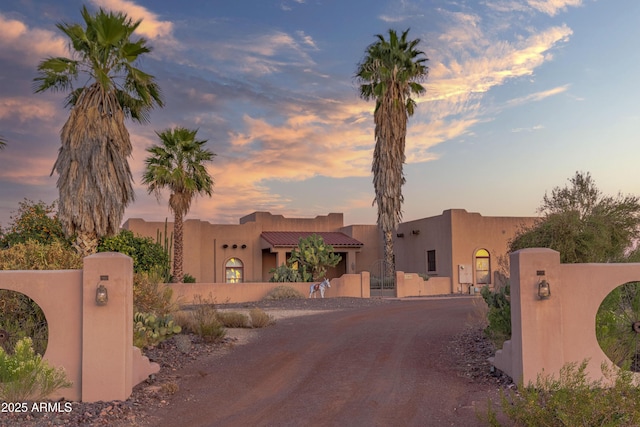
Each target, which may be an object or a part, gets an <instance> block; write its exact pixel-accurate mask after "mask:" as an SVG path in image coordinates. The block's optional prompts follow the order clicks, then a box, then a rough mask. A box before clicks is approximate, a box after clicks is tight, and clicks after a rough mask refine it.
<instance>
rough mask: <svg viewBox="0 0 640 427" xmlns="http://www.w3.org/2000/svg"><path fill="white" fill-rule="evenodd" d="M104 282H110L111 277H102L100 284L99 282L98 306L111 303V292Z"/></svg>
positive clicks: (97, 289) (97, 291) (97, 292)
mask: <svg viewBox="0 0 640 427" xmlns="http://www.w3.org/2000/svg"><path fill="white" fill-rule="evenodd" d="M103 280H109V276H100V282H98V287H97V288H96V305H107V302H109V292H107V288H106V287H105V286H104V285H103V284H102V283H101V282H102V281H103Z"/></svg>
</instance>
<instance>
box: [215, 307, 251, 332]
mask: <svg viewBox="0 0 640 427" xmlns="http://www.w3.org/2000/svg"><path fill="white" fill-rule="evenodd" d="M216 316H217V317H218V320H219V321H220V323H222V324H223V325H224V326H225V328H246V327H247V323H249V318H248V317H247V315H246V314H242V313H238V312H237V311H226V312H225V311H216Z"/></svg>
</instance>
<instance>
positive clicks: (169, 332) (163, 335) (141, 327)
mask: <svg viewBox="0 0 640 427" xmlns="http://www.w3.org/2000/svg"><path fill="white" fill-rule="evenodd" d="M180 332H182V328H181V327H180V325H176V324H175V322H174V321H173V319H172V317H171V316H170V315H169V316H162V317H159V316H156V315H155V314H152V313H140V312H137V313H136V314H134V315H133V344H134V345H135V346H136V347H139V348H144V347H148V346H154V345H157V344H159V343H161V342H162V341H164V340H166V339H168V338H171V337H172V336H173V335H175V334H179V333H180Z"/></svg>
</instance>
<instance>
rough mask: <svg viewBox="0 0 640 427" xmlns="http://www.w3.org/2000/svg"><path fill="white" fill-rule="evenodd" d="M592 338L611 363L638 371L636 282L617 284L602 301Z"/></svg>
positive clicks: (639, 285) (639, 286) (639, 292)
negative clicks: (596, 341) (593, 337)
mask: <svg viewBox="0 0 640 427" xmlns="http://www.w3.org/2000/svg"><path fill="white" fill-rule="evenodd" d="M596 338H597V339H598V344H599V345H600V348H601V349H602V351H603V352H604V354H606V355H607V357H608V358H609V359H610V360H611V361H612V362H613V363H614V364H615V365H617V366H619V367H620V368H622V369H626V370H629V371H632V372H640V282H628V283H625V284H623V285H620V286H618V287H617V288H615V289H614V290H613V291H611V292H610V293H609V295H607V296H606V298H605V299H604V300H603V301H602V303H601V304H600V308H599V309H598V313H597V314H596Z"/></svg>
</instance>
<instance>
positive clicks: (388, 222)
mask: <svg viewBox="0 0 640 427" xmlns="http://www.w3.org/2000/svg"><path fill="white" fill-rule="evenodd" d="M408 33H409V30H408V29H407V30H406V31H404V32H403V33H402V35H401V36H400V37H398V35H397V33H396V31H395V30H389V39H388V40H386V39H385V38H384V36H383V35H381V34H378V35H376V38H377V40H376V42H374V43H372V44H371V45H369V47H367V50H366V53H365V57H364V59H363V60H362V62H360V63H359V64H358V69H357V71H356V79H357V81H358V83H360V88H359V89H360V97H361V98H363V99H364V100H366V101H369V100H371V99H375V101H376V107H375V110H374V122H375V140H376V145H375V149H374V152H373V162H372V165H371V170H372V172H373V186H374V189H375V193H376V197H375V200H374V203H376V204H377V205H378V227H379V228H380V229H381V230H382V232H383V234H384V243H385V246H384V253H385V261H386V263H387V268H388V270H387V273H393V271H394V270H395V260H394V255H393V232H394V231H395V229H396V228H397V227H398V224H399V222H400V220H401V219H402V202H403V201H404V198H403V196H402V185H403V184H404V183H405V178H404V173H403V170H402V169H403V164H404V161H405V154H404V147H405V137H406V134H407V121H408V118H409V117H410V116H412V115H413V113H414V110H415V107H416V102H415V101H414V100H413V98H411V97H412V96H413V95H414V94H415V95H420V94H422V93H424V92H425V88H424V87H423V86H422V85H421V84H420V82H422V81H424V80H425V79H426V77H427V73H428V68H427V66H426V65H425V62H426V61H427V60H428V59H427V58H426V56H425V54H424V52H422V51H420V50H418V49H417V46H418V44H419V43H420V39H415V40H410V41H409V40H407V35H408Z"/></svg>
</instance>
